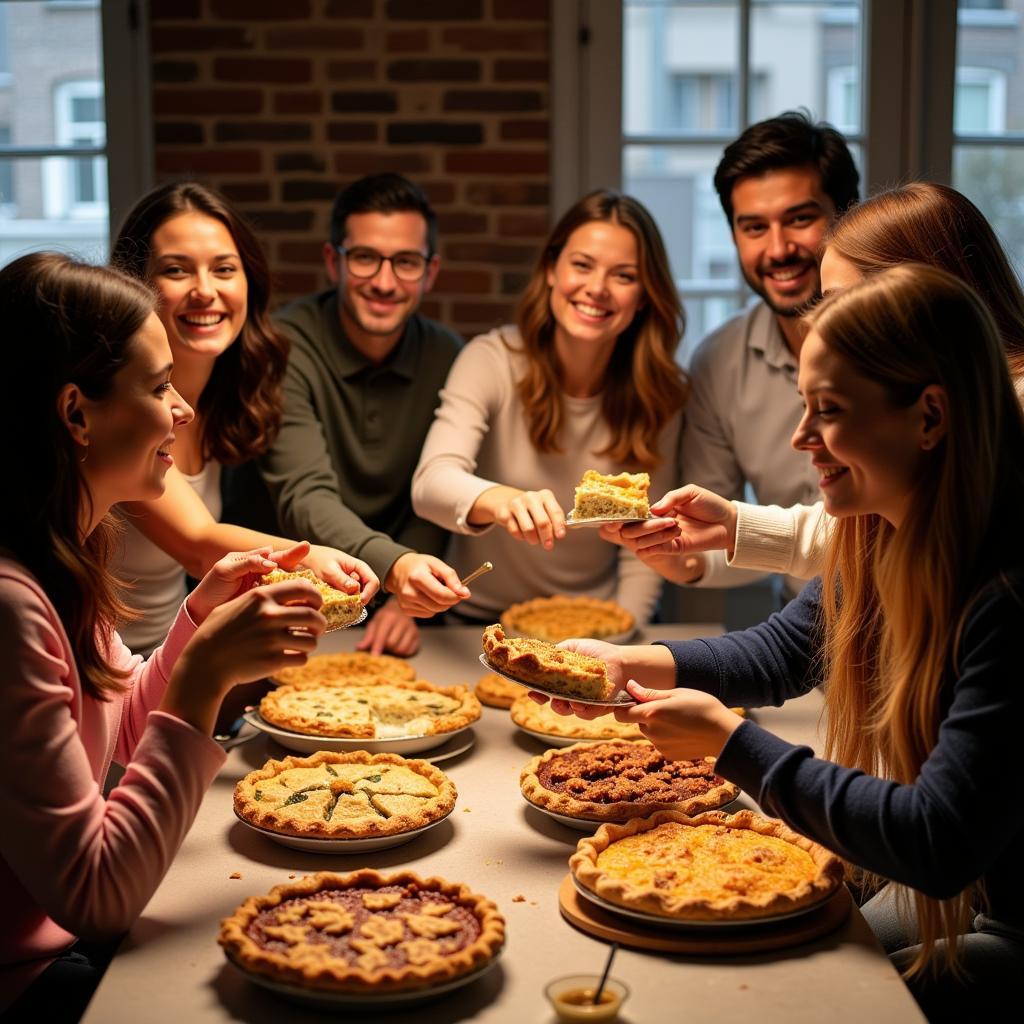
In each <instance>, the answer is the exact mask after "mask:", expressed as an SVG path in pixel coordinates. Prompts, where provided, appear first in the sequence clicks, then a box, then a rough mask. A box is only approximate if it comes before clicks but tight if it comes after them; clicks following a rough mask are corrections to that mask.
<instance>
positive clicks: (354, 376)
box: [261, 174, 469, 655]
mask: <svg viewBox="0 0 1024 1024" xmlns="http://www.w3.org/2000/svg"><path fill="white" fill-rule="evenodd" d="M324 263H325V266H326V268H327V276H328V278H329V279H330V281H331V283H332V285H333V287H332V288H329V289H328V290H327V291H324V292H320V293H319V294H317V295H309V296H306V297H305V298H303V299H299V300H298V301H296V302H293V303H291V304H290V305H288V306H286V307H284V308H283V309H281V310H280V311H279V312H278V313H277V315H276V317H275V319H276V321H277V323H278V324H279V325H280V326H281V327H283V328H285V329H286V331H287V333H288V334H289V336H290V337H291V340H292V349H291V353H290V356H289V359H288V371H287V374H286V376H285V381H284V418H283V420H282V423H281V431H280V433H279V434H278V436H277V439H276V441H275V442H274V445H273V447H272V448H271V450H270V451H269V452H268V453H267V455H266V456H265V457H264V458H263V460H262V463H261V469H262V472H263V478H264V480H265V481H266V483H267V486H268V488H269V490H270V493H271V496H272V498H273V501H274V504H275V505H276V508H277V514H278V517H279V519H280V522H281V528H282V529H284V530H285V531H287V533H288V535H289V536H296V537H305V538H308V539H309V540H311V541H313V542H315V543H318V544H329V545H331V546H333V547H338V548H341V550H343V551H348V552H350V553H352V554H354V555H356V557H358V558H361V559H363V560H364V561H365V562H367V563H368V564H369V565H370V567H371V568H372V569H373V571H374V572H376V573H377V575H378V576H379V577H380V580H381V583H382V584H383V587H384V589H385V590H386V591H388V592H390V593H391V594H392V595H393V596H392V598H391V599H390V600H389V601H388V602H387V603H386V604H385V605H384V606H383V607H382V608H380V609H379V610H378V611H377V613H376V614H375V616H374V618H373V620H372V621H371V622H370V624H369V626H368V627H367V633H366V637H365V638H364V640H363V641H362V642H361V644H360V647H362V648H365V649H369V650H372V651H373V652H374V653H380V652H382V651H390V652H392V653H394V654H403V655H408V654H413V653H414V652H415V651H416V649H417V647H418V646H419V630H418V628H417V626H416V623H415V621H414V620H413V618H412V617H411V616H413V615H416V616H429V615H432V614H434V613H436V612H440V611H443V610H445V609H446V608H449V607H451V606H452V605H453V604H455V603H456V602H457V601H460V600H462V599H463V598H465V597H467V596H468V595H469V591H468V590H467V589H466V588H465V587H463V586H462V585H461V584H460V583H459V579H458V576H457V574H456V573H455V571H454V570H453V569H452V568H451V567H450V566H448V565H447V564H445V562H443V561H442V560H441V558H440V557H439V556H441V555H442V554H443V553H444V548H445V544H446V541H447V534H446V533H445V531H444V530H442V529H441V528H440V527H437V526H435V525H434V524H433V523H428V522H426V521H425V520H423V519H420V518H419V517H418V516H417V515H415V514H414V512H413V510H412V502H411V499H410V496H409V485H410V482H411V480H412V474H413V471H414V470H415V469H416V464H417V462H418V461H419V457H420V449H421V448H422V446H423V439H424V437H425V436H426V433H427V429H428V428H429V427H430V424H431V422H432V421H433V417H434V409H435V408H436V406H437V393H438V391H439V389H440V388H441V387H442V386H443V384H444V382H445V379H446V377H447V376H448V369H449V367H450V366H451V364H452V362H453V360H454V359H455V355H456V353H457V352H458V350H459V347H460V346H461V339H459V338H458V337H457V336H456V335H455V334H453V333H452V332H451V331H449V330H447V328H445V327H442V326H441V325H440V324H437V323H434V321H432V320H428V319H426V318H425V317H423V316H420V315H419V314H418V313H417V312H416V310H417V308H418V307H419V304H420V301H421V300H422V298H423V296H424V295H425V294H426V292H428V291H429V290H430V288H431V287H432V285H433V283H434V279H435V278H436V277H437V271H438V256H437V221H436V217H435V215H434V211H433V210H432V209H431V207H430V205H429V203H428V202H427V199H426V197H425V196H424V195H423V193H422V192H421V191H420V190H419V189H418V188H417V187H416V186H415V185H413V184H412V183H411V182H409V181H407V180H406V179H405V178H403V177H401V176H400V175H397V174H379V175H372V176H370V177H367V178H362V179H360V180H359V181H357V182H355V183H353V184H352V185H350V186H349V187H348V188H346V189H345V190H344V191H342V192H341V193H340V195H339V196H338V198H337V199H336V200H335V203H334V209H333V211H332V214H331V240H330V242H328V243H325V245H324Z"/></svg>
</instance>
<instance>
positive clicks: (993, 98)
mask: <svg viewBox="0 0 1024 1024" xmlns="http://www.w3.org/2000/svg"><path fill="white" fill-rule="evenodd" d="M961 85H984V86H987V88H988V115H987V117H986V118H985V122H986V123H985V127H984V128H983V129H982V130H981V131H973V132H965V133H964V134H969V135H987V134H989V133H991V134H992V135H1000V134H1002V133H1003V132H1005V131H1006V72H1004V71H1000V70H998V69H997V68H982V67H970V66H967V65H964V66H963V67H958V68H957V69H956V86H957V88H959V87H960V86H961ZM954 97H955V94H954ZM953 110H954V117H955V115H956V101H955V98H954V106H953ZM953 131H954V133H956V134H959V132H958V130H957V127H956V124H955V123H954V125H953Z"/></svg>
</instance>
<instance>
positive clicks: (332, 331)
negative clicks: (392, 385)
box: [323, 292, 420, 381]
mask: <svg viewBox="0 0 1024 1024" xmlns="http://www.w3.org/2000/svg"><path fill="white" fill-rule="evenodd" d="M323 316H324V322H325V327H326V328H327V331H328V333H329V336H330V338H331V340H332V342H333V344H332V345H331V346H330V356H329V358H330V359H331V361H332V362H333V364H334V367H333V368H334V371H335V373H337V375H338V377H339V378H340V379H341V380H348V379H349V378H352V377H355V376H357V375H358V374H361V373H366V372H371V373H372V372H373V371H377V372H379V373H384V372H386V373H393V374H395V375H396V376H398V377H403V378H405V379H406V380H410V381H411V380H413V379H414V378H415V376H416V356H417V352H418V348H419V334H420V332H419V324H418V321H417V319H416V317H415V316H412V317H410V318H409V320H408V321H406V324H405V330H403V331H402V336H401V338H399V339H398V344H397V345H396V346H395V347H394V349H392V351H391V354H390V355H389V356H388V358H387V359H386V360H385V361H384V362H383V363H381V364H380V365H376V364H374V363H371V362H370V360H369V359H367V358H366V356H364V355H363V354H362V352H360V351H359V349H357V348H356V347H355V345H353V344H352V342H351V341H349V339H348V335H347V334H345V330H344V328H343V327H342V325H341V317H340V316H339V314H338V295H337V292H335V293H334V294H332V295H331V296H330V297H329V298H328V299H327V302H326V303H324V306H323Z"/></svg>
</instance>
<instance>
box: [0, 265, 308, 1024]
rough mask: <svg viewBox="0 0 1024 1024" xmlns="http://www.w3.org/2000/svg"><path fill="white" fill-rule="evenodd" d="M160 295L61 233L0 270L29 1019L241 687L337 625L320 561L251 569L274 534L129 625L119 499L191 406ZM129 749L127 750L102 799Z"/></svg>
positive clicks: (12, 737) (71, 1006) (70, 992)
mask: <svg viewBox="0 0 1024 1024" xmlns="http://www.w3.org/2000/svg"><path fill="white" fill-rule="evenodd" d="M154 305H155V300H154V297H153V295H152V294H151V292H150V291H149V290H148V288H146V286H144V285H142V284H140V283H138V282H136V281H133V280H131V279H130V278H127V277H125V276H123V275H120V274H118V273H115V272H112V271H109V270H105V269H101V268H98V267H92V266H88V265H85V264H81V263H78V262H75V261H74V260H71V259H68V258H67V257H65V256H61V255H57V254H55V253H35V254H32V255H30V256H25V257H22V258H21V259H19V260H16V261H15V262H14V263H12V264H10V265H9V266H8V267H6V268H5V269H4V270H2V271H0V308H2V309H3V311H4V321H5V327H6V337H7V344H6V346H5V360H6V363H7V374H6V380H7V381H8V387H7V389H6V394H5V395H4V400H3V402H2V403H0V431H2V434H3V436H4V437H5V438H6V439H7V441H8V446H7V453H6V458H7V460H8V463H7V464H8V472H9V477H10V489H9V490H8V492H7V494H6V495H5V496H4V499H3V501H0V652H2V656H3V672H2V681H0V722H2V723H3V726H2V728H3V730H4V732H3V741H2V745H0V757H2V759H3V761H2V763H3V776H4V784H3V786H0V821H2V822H3V827H2V829H0V893H2V895H3V906H4V927H3V928H2V929H0V1010H3V1009H4V1008H5V1007H8V1006H10V1007H11V1011H10V1012H11V1013H12V1014H13V1015H14V1016H15V1017H17V1018H18V1019H22V1018H23V1017H32V1018H33V1019H46V1020H48V1021H53V1020H77V1019H78V1017H79V1015H80V1014H81V1012H82V1010H83V1009H84V1006H85V1003H86V1002H87V1000H88V998H89V995H90V994H91V991H92V990H93V988H94V987H95V985H96V983H97V981H98V980H99V977H100V975H101V974H102V966H103V963H104V962H105V960H104V957H105V956H109V953H110V950H111V946H112V940H114V939H115V938H116V937H117V936H118V935H120V934H121V933H122V932H124V931H126V930H127V929H128V927H129V926H130V925H131V923H132V922H133V921H134V919H135V918H136V917H137V916H138V914H139V913H140V912H141V911H142V909H143V907H144V906H145V905H146V903H147V902H148V900H149V898H150V896H151V895H152V893H153V891H154V890H155V889H156V887H157V885H158V883H159V882H160V879H161V878H162V877H163V875H164V873H165V872H166V870H167V868H168V865H169V864H170V861H171V858H172V857H173V856H174V854H175V852H176V851H177V849H178V847H179V845H180V844H181V841H182V839H183V838H184V837H185V833H186V832H187V831H188V829H189V826H190V825H191V823H192V820H193V818H194V816H195V814H196V811H197V810H198V807H199V803H200V800H201V799H202V795H203V792H204V791H205V789H206V788H207V786H208V785H209V784H210V782H211V781H212V779H213V777H214V775H215V774H216V772H217V770H218V768H219V767H220V766H221V764H222V763H223V760H224V754H223V752H222V751H221V749H220V747H218V746H217V744H216V743H214V742H213V740H212V739H211V738H210V733H211V731H212V728H213V723H214V720H215V716H216V713H217V709H218V707H219V705H220V702H221V699H222V698H223V696H224V694H225V693H226V692H227V691H228V690H229V689H230V688H231V687H232V686H234V685H236V684H238V683H241V682H247V681H249V680H252V679H256V678H260V677H261V676H264V675H266V674H268V673H269V672H272V671H274V670H276V669H278V668H280V667H282V666H284V665H289V664H301V663H302V662H304V661H305V659H306V656H307V653H308V652H309V651H310V650H312V649H313V647H314V646H315V644H316V638H317V636H318V635H319V634H320V632H322V630H323V626H324V620H323V617H322V616H321V615H320V613H319V612H318V611H317V609H318V608H319V605H320V598H319V596H318V595H317V593H316V591H315V590H314V588H313V587H312V586H310V585H309V584H308V583H302V582H297V583H294V584H289V583H283V584H278V585H276V586H274V587H261V588H258V589H256V590H254V589H252V587H253V584H254V582H255V579H256V574H258V573H261V572H266V571H268V570H269V569H270V568H273V567H275V563H274V562H273V561H271V560H269V559H268V557H267V555H268V554H270V552H269V549H264V550H261V551H256V552H248V553H244V554H232V555H228V556H227V557H226V558H224V559H222V560H221V561H220V562H218V563H217V564H216V565H215V566H214V568H213V569H212V570H211V572H210V573H209V574H208V575H207V576H206V577H205V578H204V579H203V580H202V582H201V583H200V584H199V586H198V587H197V588H196V589H195V590H194V591H193V592H192V594H191V595H190V596H189V597H188V599H187V601H186V602H185V604H184V605H183V606H182V608H181V610H180V611H179V613H178V616H177V619H176V620H175V622H174V624H173V626H172V627H171V630H170V633H169V634H168V637H167V640H166V641H165V643H164V644H163V646H162V647H161V648H159V649H158V650H157V651H156V652H155V653H154V654H153V656H152V657H151V658H150V659H149V660H148V661H146V662H143V661H142V660H141V659H140V658H138V657H133V656H131V655H130V654H129V652H128V650H127V649H126V648H125V647H124V645H123V644H122V643H121V641H120V639H119V638H118V636H117V634H116V633H115V632H114V626H115V623H116V622H117V621H118V620H120V619H122V618H123V617H124V615H125V614H126V609H125V608H124V607H123V606H122V605H121V603H120V600H119V598H118V596H117V589H116V584H115V580H114V579H113V577H112V576H111V574H110V573H109V571H108V569H107V564H106V563H107V556H108V551H109V548H110V542H111V538H112V535H113V532H114V529H115V527H114V526H113V524H112V523H111V521H110V518H109V516H108V513H109V511H110V509H111V508H112V506H113V505H115V504H116V503H117V502H122V501H140V500H150V499H153V498H156V497H159V495H160V494H161V493H162V491H163V487H164V475H165V474H166V472H167V469H168V467H169V466H170V465H172V464H173V459H172V457H171V455H170V449H171V447H172V445H173V443H174V431H175V429H176V428H177V427H180V426H182V425H184V424H186V423H188V422H189V420H190V419H191V418H192V410H191V409H190V408H189V406H188V405H187V404H186V403H185V402H184V401H183V400H182V398H181V396H180V395H179V394H178V393H177V392H176V391H175V390H174V387H173V386H172V384H171V382H170V373H171V353H170V348H169V347H168V344H167V336H166V333H165V331H164V329H163V327H162V326H161V324H160V321H159V319H158V318H157V316H156V314H155V313H154ZM285 602H287V604H286V603H285ZM296 630H297V631H298V632H296ZM112 760H117V761H118V762H119V763H121V764H124V765H126V766H127V770H126V772H125V774H124V777H123V779H122V780H121V782H120V783H119V784H118V785H117V786H116V787H115V788H114V789H113V790H112V791H111V792H110V795H109V797H108V798H107V799H104V797H103V795H102V792H101V790H102V786H103V781H104V778H105V776H106V773H107V770H108V768H109V767H110V763H111V761H112ZM76 939H77V940H78V942H77V943H76ZM30 983H31V987H28V986H29V985H30ZM27 987H28V988H27ZM26 988H27V991H26ZM12 1003H13V1004H14V1005H13V1006H11V1004H12Z"/></svg>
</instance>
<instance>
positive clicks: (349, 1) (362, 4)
mask: <svg viewBox="0 0 1024 1024" xmlns="http://www.w3.org/2000/svg"><path fill="white" fill-rule="evenodd" d="M373 3H374V0H327V8H326V9H325V11H324V14H325V15H326V16H327V17H328V18H372V17H373Z"/></svg>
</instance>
